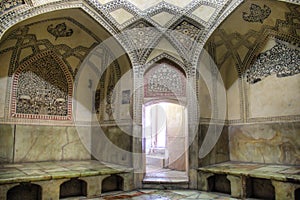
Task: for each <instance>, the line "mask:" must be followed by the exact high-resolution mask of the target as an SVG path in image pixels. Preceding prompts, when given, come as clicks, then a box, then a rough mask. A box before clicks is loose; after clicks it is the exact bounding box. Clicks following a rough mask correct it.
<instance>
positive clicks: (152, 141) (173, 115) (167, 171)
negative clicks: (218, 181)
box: [143, 102, 188, 182]
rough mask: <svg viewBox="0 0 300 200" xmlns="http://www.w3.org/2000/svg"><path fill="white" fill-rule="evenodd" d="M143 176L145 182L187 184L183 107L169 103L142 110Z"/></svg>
mask: <svg viewBox="0 0 300 200" xmlns="http://www.w3.org/2000/svg"><path fill="white" fill-rule="evenodd" d="M143 124H144V136H145V154H146V155H145V156H146V174H145V179H144V180H152V181H155V179H158V180H159V181H160V182H161V181H164V180H163V179H165V181H166V182H168V181H172V180H174V179H176V180H178V181H180V180H182V181H187V179H188V178H187V177H188V176H187V169H188V154H187V146H188V145H187V113H186V107H185V106H182V105H179V104H177V103H170V102H150V103H147V104H146V105H145V106H144V123H143Z"/></svg>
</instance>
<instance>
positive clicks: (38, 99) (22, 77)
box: [11, 51, 73, 120]
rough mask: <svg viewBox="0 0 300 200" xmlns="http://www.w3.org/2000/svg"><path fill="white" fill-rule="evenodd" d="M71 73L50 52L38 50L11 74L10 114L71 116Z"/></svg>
mask: <svg viewBox="0 0 300 200" xmlns="http://www.w3.org/2000/svg"><path fill="white" fill-rule="evenodd" d="M72 87H73V83H72V77H71V76H70V75H69V73H68V71H67V69H66V67H65V65H64V63H63V62H62V61H61V60H60V59H59V58H58V57H57V56H56V55H55V54H54V53H53V52H50V51H49V52H44V53H41V54H38V55H36V56H34V57H32V58H31V59H29V60H27V61H26V62H25V63H23V64H22V65H21V66H20V67H19V68H18V70H17V71H16V72H15V74H14V78H13V88H12V91H13V92H12V101H11V102H12V106H11V114H12V116H13V117H21V118H39V119H57V120H70V119H71V110H72Z"/></svg>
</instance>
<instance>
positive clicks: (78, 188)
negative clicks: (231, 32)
mask: <svg viewBox="0 0 300 200" xmlns="http://www.w3.org/2000/svg"><path fill="white" fill-rule="evenodd" d="M79 196H80V197H82V196H87V183H86V182H85V181H83V180H79V179H71V180H69V181H66V182H64V183H62V184H61V185H60V189H59V197H60V198H67V197H79Z"/></svg>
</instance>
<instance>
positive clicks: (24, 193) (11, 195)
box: [7, 183, 42, 200]
mask: <svg viewBox="0 0 300 200" xmlns="http://www.w3.org/2000/svg"><path fill="white" fill-rule="evenodd" d="M21 199H22V200H32V199H35V200H41V199H42V187H41V186H39V185H36V184H31V183H21V184H20V185H17V186H15V187H13V188H11V189H10V190H8V191H7V200H21Z"/></svg>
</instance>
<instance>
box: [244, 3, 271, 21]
mask: <svg viewBox="0 0 300 200" xmlns="http://www.w3.org/2000/svg"><path fill="white" fill-rule="evenodd" d="M270 14H271V8H270V7H268V6H266V5H264V7H263V8H262V7H260V6H259V5H256V4H251V6H250V13H246V12H243V19H244V20H245V21H247V22H260V23H263V21H264V20H265V19H267V18H268V17H269V15H270Z"/></svg>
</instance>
